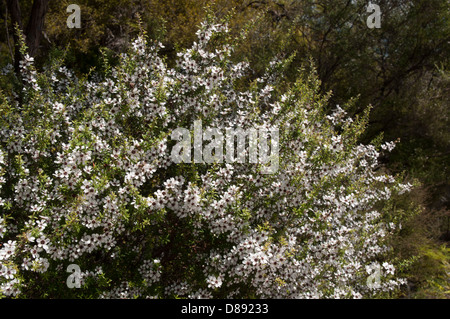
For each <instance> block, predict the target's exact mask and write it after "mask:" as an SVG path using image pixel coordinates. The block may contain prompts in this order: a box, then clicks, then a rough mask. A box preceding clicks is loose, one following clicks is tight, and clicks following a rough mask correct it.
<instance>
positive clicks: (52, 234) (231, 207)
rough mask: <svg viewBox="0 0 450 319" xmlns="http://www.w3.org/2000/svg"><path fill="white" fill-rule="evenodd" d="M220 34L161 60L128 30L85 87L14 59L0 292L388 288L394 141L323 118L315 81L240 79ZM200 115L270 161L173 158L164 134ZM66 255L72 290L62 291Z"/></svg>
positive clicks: (3, 179)
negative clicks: (239, 132) (265, 134)
mask: <svg viewBox="0 0 450 319" xmlns="http://www.w3.org/2000/svg"><path fill="white" fill-rule="evenodd" d="M227 32H228V29H227V27H226V25H225V24H217V23H205V24H203V25H202V27H201V29H200V30H199V32H198V33H197V36H198V41H196V42H195V43H194V44H193V46H192V47H191V48H189V49H186V50H184V51H183V52H180V53H179V54H178V57H177V62H176V64H175V66H174V67H173V68H171V67H169V66H168V65H167V64H166V63H165V61H164V59H163V58H162V57H161V56H160V54H159V53H158V50H159V49H160V48H161V45H160V44H159V43H152V42H150V41H149V40H147V39H146V38H145V37H144V36H140V37H139V38H138V39H137V40H135V41H134V42H133V43H132V45H131V47H130V50H129V52H127V53H123V54H122V55H121V57H120V63H119V64H118V66H116V67H113V68H109V69H107V70H105V71H104V72H100V73H99V74H97V75H95V76H90V77H83V78H77V77H76V76H75V75H74V74H73V73H72V72H70V71H69V70H67V69H66V68H64V67H62V66H53V68H49V69H47V70H46V71H45V72H43V73H38V72H37V71H36V70H35V68H34V65H33V61H32V59H31V58H26V59H25V61H24V62H23V63H22V64H21V71H22V75H23V79H24V80H25V81H24V82H25V83H24V89H23V92H21V93H20V94H22V99H21V101H19V100H18V99H17V98H15V97H14V96H12V97H2V100H1V109H2V112H5V113H4V114H5V115H6V114H7V116H5V115H3V114H2V117H1V118H0V121H1V125H0V187H1V188H0V214H1V215H0V240H1V242H2V245H1V246H0V263H1V271H0V292H1V294H3V295H5V296H23V297H27V296H28V297H33V296H41V295H43V294H44V293H46V292H45V291H42V290H45V289H47V288H48V287H49V286H52V285H54V286H55V287H54V289H52V290H51V291H53V292H54V293H55V294H56V295H55V296H54V297H57V296H59V295H66V294H73V295H74V296H77V294H81V293H83V295H84V296H85V295H86V294H91V296H92V297H94V298H134V297H141V298H171V297H181V298H183V297H185V298H239V297H240V298H249V297H260V298H344V297H351V298H361V297H367V296H374V295H376V294H380V293H386V292H390V291H393V290H395V289H396V288H397V287H398V285H399V284H401V283H402V280H401V279H398V278H397V276H396V269H395V266H394V265H393V264H392V263H391V262H390V261H389V251H390V248H389V245H388V244H387V238H388V237H389V235H390V234H392V233H393V232H394V231H395V230H396V227H397V225H396V224H395V223H389V224H388V223H385V222H384V221H385V218H387V217H386V215H389V214H391V215H392V214H394V212H386V211H384V210H383V203H384V202H386V201H388V200H389V199H390V198H391V197H392V195H393V194H394V193H399V192H404V191H407V190H408V188H409V187H410V185H408V184H406V185H404V184H401V183H400V182H399V181H397V179H396V178H394V177H392V176H389V175H386V174H382V173H380V172H377V170H376V168H377V167H378V165H380V163H379V161H378V158H379V156H380V152H383V151H390V150H391V149H392V148H393V146H394V144H392V143H387V144H384V145H382V146H375V145H361V144H358V143H357V142H356V140H357V138H356V137H357V135H358V134H360V133H361V131H362V129H363V127H364V125H365V122H364V119H359V120H352V119H349V118H347V117H346V116H347V115H346V112H345V111H344V110H343V109H342V108H340V107H337V108H336V109H335V111H334V112H332V113H330V114H329V115H325V105H326V104H327V100H326V97H319V98H318V94H317V81H316V80H315V79H314V77H309V78H307V79H301V80H299V81H298V82H297V83H295V85H293V86H292V87H288V88H286V86H285V85H284V84H283V81H281V79H279V81H277V77H274V76H273V74H274V73H273V72H275V71H274V70H275V69H276V68H275V67H276V66H277V65H282V64H283V63H285V61H284V60H275V61H274V62H273V63H271V65H270V66H269V67H268V69H267V72H266V73H265V74H263V75H262V76H261V77H259V78H256V79H255V78H253V77H252V76H253V75H252V74H251V72H249V70H250V66H249V65H248V63H245V62H232V59H231V58H230V57H231V55H232V52H233V45H231V44H229V43H227V41H223V38H224V36H225V37H226V34H227ZM199 119H200V120H202V121H203V123H204V125H205V126H206V125H207V126H209V127H215V128H218V129H223V130H225V129H226V128H229V127H242V128H244V129H247V128H265V129H267V130H270V129H271V128H272V127H277V128H279V131H280V137H279V139H280V140H279V154H278V156H279V158H278V161H279V169H278V170H277V171H276V172H274V173H273V174H261V170H260V167H259V165H260V164H255V163H248V161H247V162H244V163H207V164H205V163H202V164H197V163H174V162H173V161H172V160H171V156H170V151H169V150H170V146H171V145H172V144H173V142H174V141H171V140H170V138H169V137H170V135H171V133H172V132H173V130H175V129H176V128H178V127H186V128H188V127H190V128H192V127H193V124H194V121H196V120H199ZM171 143H172V144H171ZM380 148H381V150H380ZM378 260H383V269H384V272H383V273H382V278H381V282H382V284H381V285H380V286H379V287H377V288H370V287H368V286H367V285H366V280H367V277H368V276H369V275H370V274H371V272H372V268H371V267H372V266H371V265H373V263H374V262H376V261H378ZM69 263H70V264H72V263H75V264H77V265H79V266H80V268H81V270H82V271H83V276H82V288H81V289H72V290H71V289H69V288H67V287H66V286H65V278H67V276H68V274H67V273H66V272H64V270H65V269H66V267H67V265H68V264H69ZM99 267H100V268H99ZM55 291H56V292H55ZM48 293H50V292H48ZM58 294H59V295H58Z"/></svg>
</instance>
